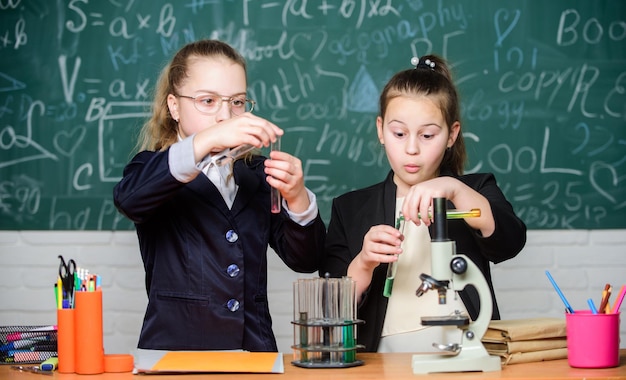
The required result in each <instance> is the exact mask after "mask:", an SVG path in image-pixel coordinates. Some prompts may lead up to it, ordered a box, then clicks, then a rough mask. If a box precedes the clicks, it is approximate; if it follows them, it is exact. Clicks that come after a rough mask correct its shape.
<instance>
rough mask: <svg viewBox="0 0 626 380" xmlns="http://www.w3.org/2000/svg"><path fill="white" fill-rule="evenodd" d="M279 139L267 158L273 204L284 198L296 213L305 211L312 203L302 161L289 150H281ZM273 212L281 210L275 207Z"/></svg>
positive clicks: (272, 146)
mask: <svg viewBox="0 0 626 380" xmlns="http://www.w3.org/2000/svg"><path fill="white" fill-rule="evenodd" d="M278 139H279V137H277V140H276V141H275V142H273V143H272V145H271V148H270V153H269V156H270V157H269V159H268V160H265V174H267V177H266V180H267V183H269V185H270V186H271V187H272V189H275V190H272V191H277V192H276V193H273V194H272V204H273V202H274V201H276V202H277V204H278V205H280V203H281V200H280V199H279V198H281V197H282V198H284V199H285V202H286V204H287V205H288V207H289V210H290V211H291V212H294V213H302V212H305V211H306V210H307V209H308V208H309V205H310V204H311V202H310V199H309V194H308V193H307V190H306V188H305V186H304V172H303V171H302V161H300V159H299V158H297V157H295V156H292V155H291V154H289V153H287V152H283V151H282V150H280V145H279V144H280V143H279V142H278ZM272 212H280V209H274V208H273V211H272Z"/></svg>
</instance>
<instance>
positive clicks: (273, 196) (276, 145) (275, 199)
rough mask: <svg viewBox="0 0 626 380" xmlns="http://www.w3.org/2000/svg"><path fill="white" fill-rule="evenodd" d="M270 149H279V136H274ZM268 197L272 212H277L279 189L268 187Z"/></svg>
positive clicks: (278, 211) (278, 207)
mask: <svg viewBox="0 0 626 380" xmlns="http://www.w3.org/2000/svg"><path fill="white" fill-rule="evenodd" d="M270 151H280V136H276V141H275V142H273V143H272V144H271V146H270ZM270 199H271V204H272V206H271V210H272V214H279V213H280V203H281V199H280V191H278V189H277V188H275V187H271V188H270Z"/></svg>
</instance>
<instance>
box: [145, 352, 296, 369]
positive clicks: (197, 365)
mask: <svg viewBox="0 0 626 380" xmlns="http://www.w3.org/2000/svg"><path fill="white" fill-rule="evenodd" d="M134 356H135V370H134V372H135V373H146V374H148V373H176V372H178V373H194V372H195V373H201V372H204V373H225V372H230V373H284V372H285V368H284V364H283V355H282V354H281V353H279V352H248V351H163V350H144V349H137V351H136V352H135V355H134Z"/></svg>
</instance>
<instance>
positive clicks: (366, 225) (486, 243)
mask: <svg viewBox="0 0 626 380" xmlns="http://www.w3.org/2000/svg"><path fill="white" fill-rule="evenodd" d="M448 175H450V176H452V174H448ZM455 178H457V179H458V180H460V181H462V182H463V183H465V184H466V185H468V186H469V187H471V188H472V189H474V190H476V191H478V192H479V193H480V194H482V195H483V196H485V197H486V198H487V199H488V200H489V204H490V205H491V212H492V213H493V217H494V219H495V222H496V230H495V232H494V233H493V234H492V235H491V236H489V237H487V238H485V237H483V236H481V235H480V233H479V232H478V231H475V230H473V229H471V228H470V227H469V226H468V225H467V223H465V221H463V220H450V221H448V236H449V237H450V239H452V240H454V241H455V243H456V252H457V253H462V254H464V255H467V256H468V257H469V258H470V259H471V260H472V261H473V262H474V263H476V265H477V266H478V267H479V268H480V270H481V271H482V273H483V275H484V276H485V279H486V280H487V283H488V284H489V288H490V289H491V296H492V298H493V312H492V319H500V312H499V310H498V304H497V302H496V297H495V293H494V291H493V285H492V282H491V270H490V267H489V262H494V263H499V262H501V261H504V260H507V259H510V258H512V257H514V256H516V255H517V254H518V253H519V252H520V251H521V250H522V248H523V247H524V245H525V244H526V225H525V224H524V222H522V220H521V219H519V218H518V217H517V216H516V215H515V212H514V211H513V207H512V206H511V204H510V203H509V202H508V201H507V200H506V198H505V197H504V194H502V191H501V190H500V188H499V187H498V185H497V183H496V179H495V177H494V176H493V174H469V175H463V176H460V177H455ZM453 206H454V205H452V204H451V203H450V202H448V207H449V208H452V207H453ZM395 210H396V185H395V184H394V183H393V171H391V172H389V175H388V176H387V178H386V179H385V180H384V181H383V182H380V183H377V184H375V185H372V186H370V187H368V188H365V189H360V190H355V191H353V192H350V193H347V194H344V195H342V196H340V197H338V198H336V199H335V200H334V201H333V207H332V213H331V218H330V223H329V224H328V236H327V238H326V256H325V259H324V263H323V264H322V270H321V271H320V274H323V273H326V272H328V273H330V275H331V276H332V277H340V276H344V275H345V274H346V272H347V270H348V265H349V264H350V262H351V261H352V259H353V258H354V257H355V256H356V255H357V254H358V253H359V252H360V251H361V247H362V246H363V237H364V236H365V234H366V233H367V231H368V230H369V229H370V227H372V226H376V225H379V224H387V225H390V226H393V225H394V224H395V223H394V220H395ZM386 275H387V265H386V264H383V265H379V266H378V267H377V268H376V269H375V270H374V274H373V276H372V282H371V284H370V287H369V289H368V290H367V291H366V292H365V294H364V295H363V298H362V300H361V304H360V305H359V311H358V313H359V318H360V319H363V320H365V323H364V324H362V325H359V326H358V336H359V338H358V340H359V343H360V344H363V345H365V351H371V352H376V351H377V350H378V344H379V343H380V336H381V333H382V330H383V323H384V321H385V314H386V312H387V301H388V298H386V297H383V287H384V284H385V278H386ZM419 275H420V273H415V289H417V287H418V286H419V285H420V283H421V281H420V279H419ZM460 295H461V299H462V300H463V303H464V304H465V307H466V308H467V311H468V313H469V314H470V317H471V318H472V319H474V320H475V319H476V318H477V317H478V313H479V311H480V302H479V299H478V293H477V292H476V289H475V288H473V287H466V288H465V289H464V290H463V291H461V292H460Z"/></svg>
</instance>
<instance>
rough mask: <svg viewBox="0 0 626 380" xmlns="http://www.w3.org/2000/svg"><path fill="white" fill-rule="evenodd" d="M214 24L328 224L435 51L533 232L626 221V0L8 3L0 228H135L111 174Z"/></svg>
mask: <svg viewBox="0 0 626 380" xmlns="http://www.w3.org/2000/svg"><path fill="white" fill-rule="evenodd" d="M200 38H219V39H221V40H224V41H226V42H228V43H230V44H231V45H233V46H234V47H235V48H237V49H238V50H239V51H240V52H241V53H242V54H243V55H244V56H245V58H246V59H247V61H248V64H249V70H248V85H249V96H250V97H251V98H252V99H255V100H256V101H257V102H258V103H257V104H258V105H257V108H256V110H255V112H257V113H258V114H259V115H261V116H263V117H266V118H268V119H270V120H272V121H273V122H275V123H276V124H278V125H279V126H281V127H282V128H283V129H285V131H286V135H285V137H284V138H283V144H282V145H283V149H284V150H286V151H289V152H291V153H293V154H296V155H297V156H299V157H300V158H301V159H302V162H303V167H304V170H305V176H306V183H307V186H308V187H309V188H310V189H311V190H313V191H314V192H315V193H316V194H317V196H318V200H319V206H320V210H321V212H322V216H323V217H324V219H325V220H326V221H328V218H329V216H330V205H331V202H332V199H333V197H335V196H337V195H340V194H342V193H344V192H346V191H348V190H351V189H355V188H360V187H363V186H366V185H369V184H373V183H375V182H378V181H380V180H382V178H384V176H385V175H386V173H387V172H388V170H389V167H388V164H387V161H386V157H385V154H384V151H383V149H382V148H381V146H380V144H379V143H378V141H377V138H376V132H375V117H376V115H377V111H378V110H377V101H378V95H379V93H380V91H381V89H382V87H383V85H384V84H385V82H386V81H387V80H388V79H389V78H390V77H391V75H392V74H393V73H395V72H396V71H399V70H402V69H405V68H409V67H410V60H411V57H413V56H421V55H424V54H426V53H436V54H439V55H441V56H443V57H445V58H447V59H448V60H449V61H450V63H451V64H452V66H453V70H454V73H455V78H456V80H457V83H458V85H459V88H460V91H461V95H462V110H463V112H462V117H463V119H462V123H463V128H464V136H465V138H466V141H467V144H468V150H469V156H470V162H469V164H468V167H467V172H470V173H471V172H493V173H494V174H495V175H496V178H497V180H498V182H499V184H500V186H501V187H502V189H503V191H504V192H505V193H506V195H507V197H508V198H509V199H510V201H511V203H512V204H513V205H514V207H515V209H516V211H517V213H518V214H519V215H520V216H521V217H522V218H523V219H524V221H525V222H526V223H527V224H528V227H529V228H531V229H608V228H626V217H625V215H626V212H625V206H626V123H625V122H626V2H623V1H612V0H604V1H588V0H576V1H569V0H568V1H565V0H559V1H530V0H528V1H521V0H520V1H507V2H501V1H498V0H471V1H470V0H457V1H455V0H450V1H448V0H446V1H443V0H438V1H435V0H433V1H424V0H333V1H329V0H327V1H313V0H308V1H307V0H241V1H240V0H231V1H209V0H181V1H163V0H144V1H140V0H116V1H113V0H110V1H90V0H65V1H49V0H0V54H1V55H2V60H1V61H0V215H1V217H0V229H5V230H83V229H85V230H129V229H132V228H133V225H132V223H131V222H130V221H128V220H127V219H125V218H124V217H122V216H121V215H120V214H119V213H118V212H117V211H116V210H115V207H114V206H113V203H112V188H113V186H114V184H115V183H116V182H117V181H119V180H120V178H121V175H122V169H123V167H124V165H125V164H126V163H127V162H128V161H129V159H130V158H131V157H132V155H133V154H134V151H133V149H134V145H135V141H136V137H137V133H138V130H139V128H140V126H141V124H142V123H143V121H144V120H145V118H146V117H147V116H148V115H149V112H150V110H149V105H150V101H151V91H152V89H153V86H154V84H155V80H156V77H157V76H158V73H159V71H160V69H161V68H162V67H163V65H164V64H165V63H166V62H167V61H168V60H169V59H170V58H171V56H172V55H173V54H174V53H175V52H176V51H177V50H178V49H179V48H180V47H181V46H182V45H184V44H185V43H187V42H189V41H192V40H196V39H200ZM364 207H367V205H365V206H364Z"/></svg>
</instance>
